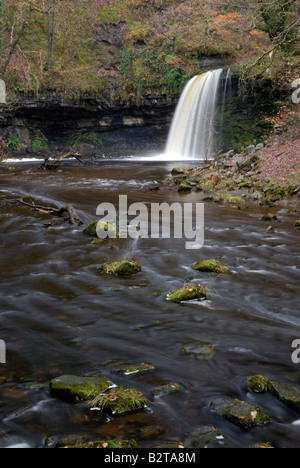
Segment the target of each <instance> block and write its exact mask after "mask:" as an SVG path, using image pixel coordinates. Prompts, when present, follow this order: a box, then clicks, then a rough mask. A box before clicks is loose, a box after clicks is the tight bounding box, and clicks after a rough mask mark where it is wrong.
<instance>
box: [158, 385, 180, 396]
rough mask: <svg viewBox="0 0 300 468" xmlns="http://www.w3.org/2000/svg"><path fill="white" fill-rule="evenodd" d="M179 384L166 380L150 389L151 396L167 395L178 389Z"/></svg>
mask: <svg viewBox="0 0 300 468" xmlns="http://www.w3.org/2000/svg"><path fill="white" fill-rule="evenodd" d="M180 388H181V387H180V385H179V384H177V383H175V382H168V383H165V384H162V385H158V386H157V387H155V388H154V389H153V390H152V395H153V396H162V395H169V394H170V393H175V392H178V391H179V390H180Z"/></svg>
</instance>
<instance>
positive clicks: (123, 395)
mask: <svg viewBox="0 0 300 468" xmlns="http://www.w3.org/2000/svg"><path fill="white" fill-rule="evenodd" d="M146 403H147V399H146V397H145V396H144V395H143V394H142V393H141V392H139V391H138V390H135V389H125V388H123V387H115V388H113V389H111V390H110V391H109V392H105V393H101V394H99V395H97V396H96V397H95V398H94V399H93V400H92V401H91V402H90V406H91V407H93V408H99V409H100V410H101V411H110V412H111V413H113V414H123V413H130V412H133V411H137V410H140V409H143V408H144V407H145V406H146Z"/></svg>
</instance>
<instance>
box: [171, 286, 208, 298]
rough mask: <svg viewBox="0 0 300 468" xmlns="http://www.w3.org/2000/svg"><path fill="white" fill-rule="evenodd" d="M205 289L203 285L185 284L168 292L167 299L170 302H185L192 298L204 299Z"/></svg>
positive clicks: (205, 295)
mask: <svg viewBox="0 0 300 468" xmlns="http://www.w3.org/2000/svg"><path fill="white" fill-rule="evenodd" d="M206 297H207V289H206V288H205V287H204V286H200V285H198V286H190V285H188V284H187V285H186V286H184V287H183V288H180V289H177V290H173V291H171V292H170V293H169V294H168V297H167V299H168V300H169V301H172V302H177V303H181V302H185V301H193V300H201V299H206Z"/></svg>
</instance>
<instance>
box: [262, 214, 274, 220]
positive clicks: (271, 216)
mask: <svg viewBox="0 0 300 468" xmlns="http://www.w3.org/2000/svg"><path fill="white" fill-rule="evenodd" d="M261 219H262V221H278V218H277V216H276V215H275V214H272V213H269V214H267V215H264V216H262V217H261Z"/></svg>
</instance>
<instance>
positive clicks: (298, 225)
mask: <svg viewBox="0 0 300 468" xmlns="http://www.w3.org/2000/svg"><path fill="white" fill-rule="evenodd" d="M295 227H297V228H300V220H298V221H296V222H295Z"/></svg>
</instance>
